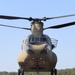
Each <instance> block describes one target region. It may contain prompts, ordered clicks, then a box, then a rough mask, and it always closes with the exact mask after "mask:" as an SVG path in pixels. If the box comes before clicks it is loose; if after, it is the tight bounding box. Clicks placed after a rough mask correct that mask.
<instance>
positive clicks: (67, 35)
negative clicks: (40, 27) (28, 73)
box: [0, 0, 75, 72]
mask: <svg viewBox="0 0 75 75" xmlns="http://www.w3.org/2000/svg"><path fill="white" fill-rule="evenodd" d="M69 14H75V0H0V15H9V16H21V17H33V18H42V17H54V16H61V15H69ZM72 21H75V16H72V17H68V18H62V19H54V20H48V21H46V22H44V27H49V26H52V25H58V24H62V23H68V22H72ZM0 24H6V25H12V26H19V27H26V28H27V27H28V28H30V22H29V21H25V20H11V21H9V20H4V19H0ZM28 34H31V32H30V31H27V30H21V29H13V28H6V27H0V71H9V72H10V71H17V69H19V66H18V63H17V57H18V54H19V53H20V52H21V51H22V50H21V45H22V41H23V39H24V37H25V36H26V35H28ZM44 34H46V35H48V36H49V37H50V38H54V39H57V40H58V44H57V47H56V48H55V49H54V50H53V52H55V53H56V55H57V57H58V62H57V65H56V68H57V69H66V68H75V59H74V58H75V26H69V27H65V28H61V29H48V30H45V31H44Z"/></svg>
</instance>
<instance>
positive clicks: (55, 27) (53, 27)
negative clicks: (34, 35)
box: [44, 22, 75, 30]
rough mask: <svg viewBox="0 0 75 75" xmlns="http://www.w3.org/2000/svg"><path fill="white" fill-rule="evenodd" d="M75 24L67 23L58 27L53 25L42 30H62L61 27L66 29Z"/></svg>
mask: <svg viewBox="0 0 75 75" xmlns="http://www.w3.org/2000/svg"><path fill="white" fill-rule="evenodd" d="M74 24H75V22H69V23H65V24H60V25H55V26H51V27H47V28H44V30H45V29H50V28H51V29H58V28H63V27H67V26H72V25H74Z"/></svg>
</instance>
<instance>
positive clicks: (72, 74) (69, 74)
mask: <svg viewBox="0 0 75 75" xmlns="http://www.w3.org/2000/svg"><path fill="white" fill-rule="evenodd" d="M57 72H58V73H57V75H75V68H72V69H61V70H58V71H57ZM0 75H18V74H17V72H6V71H3V72H0ZM25 75H37V72H25ZM39 75H50V72H40V73H39Z"/></svg>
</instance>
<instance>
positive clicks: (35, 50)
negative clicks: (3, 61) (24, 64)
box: [30, 43, 46, 53]
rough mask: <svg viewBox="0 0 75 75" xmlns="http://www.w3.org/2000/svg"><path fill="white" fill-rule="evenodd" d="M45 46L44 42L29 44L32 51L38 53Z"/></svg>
mask: <svg viewBox="0 0 75 75" xmlns="http://www.w3.org/2000/svg"><path fill="white" fill-rule="evenodd" d="M45 47H46V43H43V44H39V45H32V44H30V49H31V50H32V51H34V53H39V52H40V51H42V50H44V49H45Z"/></svg>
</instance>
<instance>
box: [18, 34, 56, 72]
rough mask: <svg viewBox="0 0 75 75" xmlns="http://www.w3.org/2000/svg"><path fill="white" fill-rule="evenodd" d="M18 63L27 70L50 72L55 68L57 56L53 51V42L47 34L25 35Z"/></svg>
mask: <svg viewBox="0 0 75 75" xmlns="http://www.w3.org/2000/svg"><path fill="white" fill-rule="evenodd" d="M18 63H19V66H20V68H21V69H23V70H24V71H25V72H36V71H39V72H49V71H50V70H51V69H53V68H55V66H56V63H57V56H56V54H55V53H54V52H52V42H51V39H50V38H49V37H48V36H47V35H42V36H41V37H40V36H39V37H34V36H33V35H29V36H27V37H25V39H24V41H23V44H22V52H21V53H20V54H19V56H18Z"/></svg>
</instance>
